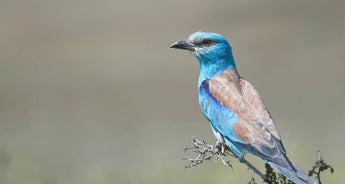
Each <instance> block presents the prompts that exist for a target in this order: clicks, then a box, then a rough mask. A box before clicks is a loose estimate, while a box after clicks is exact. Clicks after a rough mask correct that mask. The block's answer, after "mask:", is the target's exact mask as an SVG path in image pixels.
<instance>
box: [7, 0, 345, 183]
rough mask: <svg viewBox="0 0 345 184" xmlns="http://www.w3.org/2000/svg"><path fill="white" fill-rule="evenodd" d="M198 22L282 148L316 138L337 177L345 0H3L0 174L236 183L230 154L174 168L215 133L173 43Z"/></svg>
mask: <svg viewBox="0 0 345 184" xmlns="http://www.w3.org/2000/svg"><path fill="white" fill-rule="evenodd" d="M199 30H203V31H212V32H218V33H221V34H223V35H224V36H226V37H227V38H228V39H229V41H230V43H231V44H232V45H233V51H234V56H235V58H236V61H237V65H238V68H239V71H240V73H241V74H242V75H243V76H244V77H246V78H247V79H248V80H249V81H251V83H252V84H253V85H254V86H255V87H256V89H257V90H258V91H259V93H260V94H261V95H262V97H263V99H264V101H265V103H266V105H267V106H268V108H269V109H270V111H271V113H272V115H273V117H274V119H275V121H276V124H277V126H278V128H279V130H280V133H281V136H282V137H283V140H284V143H285V146H286V148H287V150H288V153H289V157H290V158H291V160H293V161H294V162H295V163H296V164H297V165H299V166H300V167H301V168H303V169H304V170H307V169H309V168H311V166H312V165H313V163H314V161H315V160H316V159H317V158H318V155H317V150H321V151H322V155H323V157H324V159H325V160H326V161H327V162H328V163H329V164H331V165H332V166H334V168H335V174H333V175H330V174H328V172H327V173H326V174H324V175H322V177H323V178H322V179H323V181H324V183H345V179H344V176H343V173H344V172H345V161H344V155H345V82H344V81H345V1H343V0H330V1H323V0H309V1H299V0H292V1H271V0H263V1H242V0H235V1H225V0H223V1H211V0H202V1H196V0H191V1H171V0H169V1H166V0H146V1H133V0H99V1H91V0H59V1H58V0H55V1H53V0H48V1H47V0H1V1H0V40H1V42H0V183H2V184H21V183H26V184H40V183H41V184H45V183H49V184H108V183H109V184H110V183H119V184H120V183H121V184H122V183H123V184H132V183H142V184H151V183H167V184H169V183H198V184H200V183H201V184H203V183H205V184H206V183H219V184H223V183H224V184H225V183H246V182H247V181H248V180H249V179H250V177H251V176H254V174H253V173H252V172H250V171H248V170H247V169H246V167H244V166H243V165H241V164H238V163H237V161H234V162H233V164H234V169H233V170H231V169H229V168H224V167H223V166H221V164H220V163H213V162H209V163H205V164H202V165H201V166H200V167H197V168H195V169H190V170H189V169H184V165H185V164H186V162H185V161H183V160H182V159H181V158H182V157H184V156H186V155H188V154H187V153H184V151H183V149H184V147H186V146H187V145H191V143H192V142H191V138H192V136H197V137H198V138H201V139H205V140H206V141H207V142H209V143H215V138H214V137H213V134H212V132H211V129H210V127H209V124H208V122H207V121H206V120H205V118H204V117H203V116H202V114H201V112H200V109H199V106H198V102H197V101H198V100H197V78H198V72H199V71H198V70H199V66H198V63H197V61H196V59H195V58H193V56H192V55H191V54H188V53H187V52H182V51H179V50H173V49H170V48H169V45H170V44H171V43H173V42H175V41H177V40H179V39H183V38H186V37H187V36H188V35H189V34H190V33H192V32H195V31H199ZM254 162H255V163H256V164H257V165H260V166H261V165H263V164H262V162H261V161H258V160H255V159H254Z"/></svg>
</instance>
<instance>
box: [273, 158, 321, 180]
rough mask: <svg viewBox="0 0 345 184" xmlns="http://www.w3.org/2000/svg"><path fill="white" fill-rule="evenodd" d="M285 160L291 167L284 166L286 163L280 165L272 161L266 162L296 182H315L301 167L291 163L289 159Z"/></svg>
mask: <svg viewBox="0 0 345 184" xmlns="http://www.w3.org/2000/svg"><path fill="white" fill-rule="evenodd" d="M287 159H288V158H287ZM287 161H288V162H289V163H290V164H289V165H290V166H291V167H286V165H285V166H281V165H279V164H276V163H273V162H268V164H269V165H270V166H271V167H272V168H274V169H276V170H277V171H279V172H280V173H281V174H283V175H284V176H285V177H286V178H288V179H289V180H291V181H292V182H294V183H296V184H316V182H314V181H313V180H311V179H310V177H309V176H308V175H307V174H306V173H305V172H304V171H302V169H300V168H299V167H297V166H296V165H294V164H293V163H291V162H290V161H289V160H287Z"/></svg>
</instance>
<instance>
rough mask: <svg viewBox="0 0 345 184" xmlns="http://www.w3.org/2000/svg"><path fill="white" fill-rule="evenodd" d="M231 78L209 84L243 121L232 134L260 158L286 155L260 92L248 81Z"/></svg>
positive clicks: (226, 75)
mask: <svg viewBox="0 0 345 184" xmlns="http://www.w3.org/2000/svg"><path fill="white" fill-rule="evenodd" d="M231 75H233V74H232V73H226V72H225V73H224V74H223V75H220V76H218V77H215V78H213V79H211V80H209V81H208V82H209V91H210V94H211V95H212V96H213V97H214V98H215V99H216V100H217V101H218V102H219V103H220V104H221V105H222V106H224V107H226V108H228V109H230V110H232V111H234V112H235V113H236V114H237V116H238V117H239V120H238V122H236V123H234V125H233V126H234V127H233V130H232V132H233V133H235V134H236V136H237V137H238V138H240V139H241V140H242V141H243V142H245V143H247V144H249V146H250V147H252V148H254V149H255V152H256V153H255V154H259V155H260V156H264V157H272V156H273V157H274V156H278V155H279V156H280V154H281V152H283V153H285V149H284V147H283V145H282V143H281V141H280V136H279V133H278V130H277V128H276V127H275V125H274V122H273V120H272V118H271V115H270V114H269V112H268V110H267V109H266V107H265V105H264V103H263V102H262V100H261V97H260V96H259V94H258V92H257V91H256V90H255V89H254V87H253V86H252V85H251V84H250V83H249V82H248V81H246V80H245V79H243V78H239V77H238V76H237V78H236V77H235V78H234V77H233V76H231ZM235 75H237V72H236V74H235ZM223 131H224V130H223ZM221 133H222V134H225V135H226V134H228V133H227V132H221ZM253 151H254V150H253ZM277 154H278V155H277ZM279 156H278V157H279ZM269 160H270V159H269Z"/></svg>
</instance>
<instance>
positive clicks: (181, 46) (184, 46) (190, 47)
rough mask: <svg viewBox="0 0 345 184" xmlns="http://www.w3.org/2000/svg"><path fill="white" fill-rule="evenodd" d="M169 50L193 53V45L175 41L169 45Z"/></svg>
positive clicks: (184, 41)
mask: <svg viewBox="0 0 345 184" xmlns="http://www.w3.org/2000/svg"><path fill="white" fill-rule="evenodd" d="M170 48H174V49H182V50H190V51H195V50H194V49H195V45H194V44H190V43H188V42H187V41H186V40H180V41H177V42H175V43H173V44H171V45H170Z"/></svg>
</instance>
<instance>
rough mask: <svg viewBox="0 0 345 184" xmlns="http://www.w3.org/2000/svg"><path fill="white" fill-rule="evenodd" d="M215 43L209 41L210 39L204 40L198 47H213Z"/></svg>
mask: <svg viewBox="0 0 345 184" xmlns="http://www.w3.org/2000/svg"><path fill="white" fill-rule="evenodd" d="M215 43H216V42H215V41H213V40H211V39H204V40H202V41H201V43H200V45H202V46H206V47H208V46H211V45H213V44H215Z"/></svg>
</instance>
